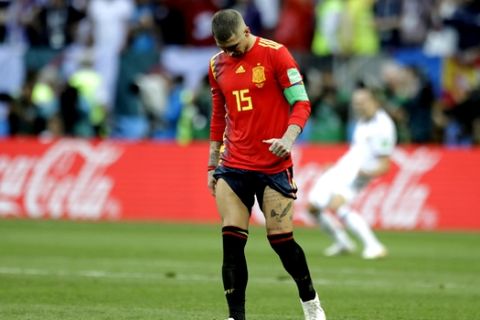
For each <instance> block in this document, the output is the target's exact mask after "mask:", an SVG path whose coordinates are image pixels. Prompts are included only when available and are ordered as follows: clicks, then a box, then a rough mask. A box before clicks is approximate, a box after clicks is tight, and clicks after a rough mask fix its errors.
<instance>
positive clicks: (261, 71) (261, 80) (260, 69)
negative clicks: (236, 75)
mask: <svg viewBox="0 0 480 320" xmlns="http://www.w3.org/2000/svg"><path fill="white" fill-rule="evenodd" d="M266 80H267V78H266V77H265V67H264V66H256V67H254V68H253V69H252V82H253V83H255V85H256V86H257V87H259V88H261V87H263V85H264V84H265V81H266Z"/></svg>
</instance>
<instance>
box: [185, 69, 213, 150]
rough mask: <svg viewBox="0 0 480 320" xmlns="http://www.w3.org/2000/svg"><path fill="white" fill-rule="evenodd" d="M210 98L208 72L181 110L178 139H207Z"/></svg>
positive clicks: (208, 134)
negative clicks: (190, 99) (189, 101)
mask: <svg viewBox="0 0 480 320" xmlns="http://www.w3.org/2000/svg"><path fill="white" fill-rule="evenodd" d="M211 109H212V98H211V93H210V84H209V80H208V74H207V75H205V77H204V78H203V80H202V82H201V83H200V86H199V87H198V88H197V90H196V91H195V92H194V95H193V100H192V101H191V103H188V104H187V105H186V107H184V108H183V110H182V115H181V118H180V123H179V135H178V136H179V139H178V140H179V141H180V142H181V143H187V142H190V141H192V140H208V138H209V137H210V113H211Z"/></svg>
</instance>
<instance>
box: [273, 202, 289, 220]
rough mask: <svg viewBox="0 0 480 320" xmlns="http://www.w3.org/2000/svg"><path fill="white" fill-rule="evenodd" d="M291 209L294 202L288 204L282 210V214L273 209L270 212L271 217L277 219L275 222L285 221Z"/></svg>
mask: <svg viewBox="0 0 480 320" xmlns="http://www.w3.org/2000/svg"><path fill="white" fill-rule="evenodd" d="M291 207H292V202H289V203H288V204H287V206H286V207H285V208H284V209H283V210H282V212H281V213H278V212H276V211H275V209H272V210H271V211H270V217H271V218H275V220H277V222H281V221H282V220H283V218H285V216H286V215H287V214H288V212H289V211H290V208H291Z"/></svg>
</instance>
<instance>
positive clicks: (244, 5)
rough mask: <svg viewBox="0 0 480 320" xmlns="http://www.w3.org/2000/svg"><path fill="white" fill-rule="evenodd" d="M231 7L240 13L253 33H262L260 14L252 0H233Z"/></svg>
mask: <svg viewBox="0 0 480 320" xmlns="http://www.w3.org/2000/svg"><path fill="white" fill-rule="evenodd" d="M232 8H233V9H235V10H237V11H238V12H240V13H241V14H242V16H243V17H244V19H245V24H246V25H247V26H248V27H249V28H250V31H251V32H252V33H253V34H259V35H260V34H263V25H262V15H261V13H260V11H259V10H258V8H257V5H256V4H255V1H254V0H235V1H234V3H233V6H232Z"/></svg>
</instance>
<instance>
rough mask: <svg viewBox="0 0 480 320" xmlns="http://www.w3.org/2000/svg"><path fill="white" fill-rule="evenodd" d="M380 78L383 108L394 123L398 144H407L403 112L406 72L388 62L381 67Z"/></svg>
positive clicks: (406, 126)
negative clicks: (383, 89) (382, 91)
mask: <svg viewBox="0 0 480 320" xmlns="http://www.w3.org/2000/svg"><path fill="white" fill-rule="evenodd" d="M381 77H382V82H383V83H384V85H385V92H384V95H385V96H384V98H385V101H384V108H385V110H386V111H387V112H388V114H389V115H390V116H391V118H392V120H393V122H394V123H395V127H396V129H397V139H398V143H408V142H410V141H411V137H410V130H409V129H408V114H407V111H406V110H405V104H406V101H407V99H408V98H407V97H408V95H409V93H408V92H409V86H410V85H409V83H408V82H407V79H408V76H407V71H406V69H405V68H403V67H402V66H401V65H399V64H397V63H395V62H393V61H388V62H385V63H384V64H383V65H382V69H381Z"/></svg>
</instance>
